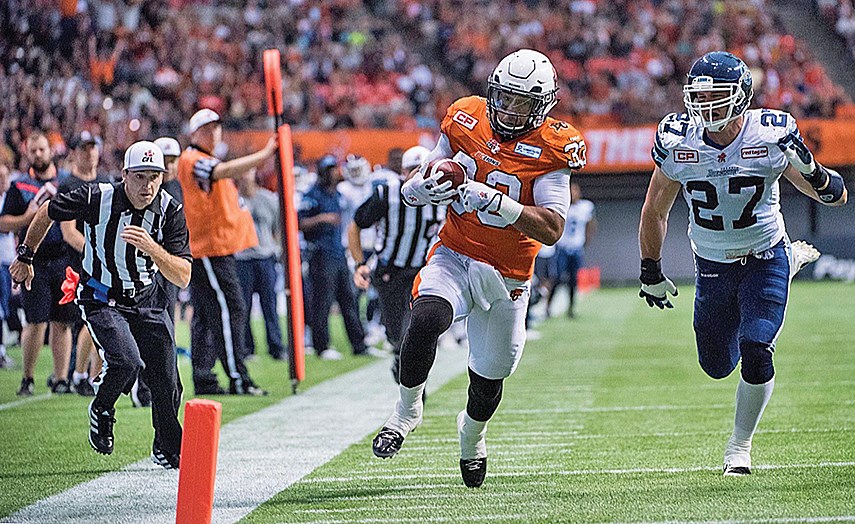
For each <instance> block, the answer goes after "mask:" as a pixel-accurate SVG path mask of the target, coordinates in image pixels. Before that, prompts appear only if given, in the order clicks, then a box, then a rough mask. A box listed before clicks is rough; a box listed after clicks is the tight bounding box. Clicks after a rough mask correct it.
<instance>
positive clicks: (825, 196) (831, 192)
mask: <svg viewBox="0 0 855 524" xmlns="http://www.w3.org/2000/svg"><path fill="white" fill-rule="evenodd" d="M822 170H823V171H825V172H826V177H827V183H826V184H825V187H823V188H822V189H815V190H816V194H817V195H819V198H820V200H822V201H823V202H825V203H826V204H833V203H834V202H837V201H838V200H840V199H841V198H843V192H844V191H845V190H846V185H845V184H844V183H843V177H842V176H840V175H839V174H838V173H836V172H835V171H832V170H830V169H826V168H824V167H823V168H822Z"/></svg>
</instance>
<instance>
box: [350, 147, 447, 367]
mask: <svg viewBox="0 0 855 524" xmlns="http://www.w3.org/2000/svg"><path fill="white" fill-rule="evenodd" d="M429 153H430V151H429V150H428V149H427V148H425V147H422V146H414V147H411V148H410V149H407V151H406V152H405V153H404V156H403V159H402V160H401V162H400V167H401V169H400V175H399V176H395V177H392V176H389V177H384V178H379V179H375V181H374V183H373V184H372V186H373V187H372V191H371V195H370V196H369V197H368V199H367V200H366V201H365V202H364V203H363V204H362V205H361V206H359V207H358V208H357V209H356V213H355V214H354V217H353V222H352V223H351V224H350V226H349V227H348V240H349V247H350V254H351V255H352V256H353V260H354V261H355V263H356V270H355V271H354V273H353V282H354V284H356V287H357V288H359V289H368V286H369V285H370V284H373V285H374V287H375V288H376V289H377V292H378V293H379V295H380V318H381V320H382V321H383V325H384V326H385V327H386V337H387V338H388V340H389V342H391V343H392V350H393V352H394V355H395V358H394V359H393V361H392V377H393V378H394V379H395V382H396V383H397V382H399V378H398V369H399V364H400V354H401V337H402V336H403V329H404V326H406V325H407V323H408V322H409V316H410V299H411V298H412V289H413V280H415V278H416V275H417V274H418V273H419V270H420V269H421V268H422V266H424V264H425V261H426V260H427V255H428V250H429V249H430V247H431V246H432V245H433V243H434V241H435V240H436V233H437V232H438V231H439V228H440V227H441V226H442V223H443V222H444V221H445V210H446V208H445V206H424V207H410V206H407V205H405V204H404V201H403V200H402V197H401V184H402V183H403V181H404V180H406V175H407V173H409V172H410V171H411V170H412V169H414V168H417V167H419V166H420V165H421V164H422V162H424V160H425V158H427V155H428V154H429ZM375 225H378V231H380V232H382V233H383V236H382V238H381V239H379V245H380V246H382V249H380V251H379V252H378V255H377V267H376V268H374V270H373V271H372V268H371V266H370V265H369V264H368V263H367V261H366V260H365V258H364V255H363V253H364V251H363V245H362V241H361V237H360V234H359V233H360V230H362V229H367V228H370V227H374V226H375Z"/></svg>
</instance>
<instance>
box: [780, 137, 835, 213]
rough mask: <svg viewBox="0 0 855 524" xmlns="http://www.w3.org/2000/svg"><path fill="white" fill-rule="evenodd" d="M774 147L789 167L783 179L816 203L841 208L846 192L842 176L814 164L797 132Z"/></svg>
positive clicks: (808, 150)
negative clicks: (785, 158)
mask: <svg viewBox="0 0 855 524" xmlns="http://www.w3.org/2000/svg"><path fill="white" fill-rule="evenodd" d="M778 147H779V148H780V149H781V151H782V152H783V153H784V156H786V157H787V161H788V162H789V163H790V165H788V166H787V168H786V169H785V170H784V178H786V179H787V180H789V181H790V182H792V183H793V185H794V186H796V188H797V189H798V190H799V191H801V192H802V193H804V194H805V195H807V196H809V197H811V198H813V199H814V200H816V201H817V202H820V203H822V204H825V205H827V206H842V205H843V204H845V203H846V201H847V200H848V196H849V193H848V191H847V190H846V185H844V183H843V177H842V176H840V174H839V173H838V172H837V171H835V170H833V169H828V168H827V167H825V166H823V165H822V164H820V163H819V162H817V161H816V160H815V159H814V157H813V153H811V152H810V149H808V147H807V145H805V143H804V141H802V138H801V136H799V135H798V134H797V133H795V132H793V133H789V134H788V135H787V136H785V137H784V138H782V139H781V140H779V141H778Z"/></svg>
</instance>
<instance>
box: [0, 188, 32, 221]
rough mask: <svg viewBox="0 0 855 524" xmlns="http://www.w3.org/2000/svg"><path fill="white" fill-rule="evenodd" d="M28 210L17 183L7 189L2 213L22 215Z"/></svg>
mask: <svg viewBox="0 0 855 524" xmlns="http://www.w3.org/2000/svg"><path fill="white" fill-rule="evenodd" d="M26 211H27V204H26V203H25V202H24V196H23V195H21V190H20V189H18V187H17V186H16V185H15V184H12V185H11V187H9V190H8V191H6V200H5V201H4V202H3V212H2V213H0V215H12V216H20V215H23V214H24V213H25V212H26Z"/></svg>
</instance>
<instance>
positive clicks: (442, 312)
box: [399, 295, 454, 388]
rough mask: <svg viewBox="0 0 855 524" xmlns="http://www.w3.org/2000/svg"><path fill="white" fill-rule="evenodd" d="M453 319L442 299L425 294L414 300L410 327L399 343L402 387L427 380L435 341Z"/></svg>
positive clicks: (451, 310)
mask: <svg viewBox="0 0 855 524" xmlns="http://www.w3.org/2000/svg"><path fill="white" fill-rule="evenodd" d="M453 318H454V309H453V308H452V307H451V303H449V302H448V301H447V300H445V299H444V298H442V297H437V296H431V295H428V296H422V297H419V298H417V299H416V300H415V301H413V311H412V313H411V315H410V325H409V326H407V332H406V333H405V334H404V340H403V341H402V342H401V369H400V371H399V378H400V379H401V381H400V383H401V385H403V386H405V387H408V388H411V387H415V386H418V385H419V384H423V383H425V382H426V381H427V377H428V373H429V372H430V368H431V367H432V366H433V361H434V359H435V358H436V341H437V340H438V339H439V336H440V335H442V334H443V333H444V332H445V330H447V329H448V327H449V326H451V321H452V320H453Z"/></svg>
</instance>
